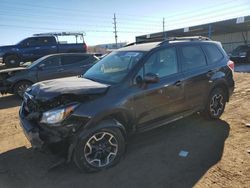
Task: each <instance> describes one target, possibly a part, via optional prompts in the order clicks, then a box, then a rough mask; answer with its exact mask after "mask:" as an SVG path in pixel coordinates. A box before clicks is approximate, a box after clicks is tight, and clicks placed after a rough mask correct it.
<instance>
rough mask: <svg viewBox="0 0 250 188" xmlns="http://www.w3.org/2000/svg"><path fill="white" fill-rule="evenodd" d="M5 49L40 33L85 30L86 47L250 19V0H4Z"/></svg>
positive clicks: (1, 31)
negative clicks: (157, 33)
mask: <svg viewBox="0 0 250 188" xmlns="http://www.w3.org/2000/svg"><path fill="white" fill-rule="evenodd" d="M0 7H1V11H0V45H7V44H15V43H17V42H19V41H21V40H22V39H24V38H26V37H29V36H31V35H33V34H35V33H43V32H61V31H84V32H85V33H86V36H85V42H86V43H87V45H97V44H105V43H114V42H115V37H114V24H113V22H114V20H113V17H114V13H115V14H116V20H117V31H118V33H117V35H118V42H133V41H135V37H136V36H139V35H144V34H149V33H154V32H161V31H162V30H163V18H165V30H172V29H178V28H185V27H189V26H194V25H200V24H204V23H210V22H216V21H221V20H226V19H230V18H236V17H241V16H246V15H250V0H187V1H183V0H171V1H169V0H134V1H133V0H126V1H125V0H108V1H104V0H39V1H38V0H22V1H20V0H0Z"/></svg>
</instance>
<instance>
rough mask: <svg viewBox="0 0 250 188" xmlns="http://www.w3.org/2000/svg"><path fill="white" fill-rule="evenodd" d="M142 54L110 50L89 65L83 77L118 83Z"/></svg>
mask: <svg viewBox="0 0 250 188" xmlns="http://www.w3.org/2000/svg"><path fill="white" fill-rule="evenodd" d="M142 56H143V52H135V51H117V52H112V53H111V54H109V55H107V56H106V57H104V58H103V59H101V60H100V61H98V62H97V63H96V64H95V65H94V66H93V67H91V68H90V69H89V70H88V71H87V72H86V73H85V74H84V75H83V77H84V78H88V79H91V80H96V81H100V82H107V83H119V82H120V81H122V79H123V78H125V76H126V75H127V74H128V73H129V71H130V70H131V69H132V68H133V67H134V65H135V64H136V63H137V62H138V61H139V60H140V59H141V58H142Z"/></svg>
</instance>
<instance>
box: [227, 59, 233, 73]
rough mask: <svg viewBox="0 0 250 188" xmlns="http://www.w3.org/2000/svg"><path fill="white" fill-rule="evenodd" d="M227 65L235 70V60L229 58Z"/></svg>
mask: <svg viewBox="0 0 250 188" xmlns="http://www.w3.org/2000/svg"><path fill="white" fill-rule="evenodd" d="M227 66H228V67H229V68H230V69H231V70H232V71H233V72H234V62H233V61H231V60H229V61H228V62H227Z"/></svg>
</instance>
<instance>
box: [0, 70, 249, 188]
mask: <svg viewBox="0 0 250 188" xmlns="http://www.w3.org/2000/svg"><path fill="white" fill-rule="evenodd" d="M235 79H236V84H237V86H236V90H235V93H234V95H233V97H232V99H231V101H230V103H229V104H228V105H227V107H226V111H225V113H224V115H223V117H222V118H221V120H218V121H205V120H204V119H202V118H201V117H199V116H198V115H193V116H191V117H188V118H185V119H183V120H180V121H177V122H175V123H172V124H170V125H168V126H165V127H162V128H158V129H156V130H153V131H150V132H146V133H143V134H140V135H135V136H133V137H132V138H131V139H130V141H129V143H128V149H127V153H126V155H125V157H124V158H123V160H122V161H121V162H120V164H118V165H117V166H116V167H114V168H111V169H108V170H105V171H103V172H100V173H94V174H84V173H83V174H82V173H79V171H78V170H77V168H76V167H75V166H74V165H73V164H67V165H66V164H65V165H62V166H60V167H57V168H55V169H53V170H50V171H49V170H48V169H49V166H50V165H51V164H52V161H53V160H54V158H53V156H50V155H46V154H43V153H39V152H36V151H33V150H32V149H31V148H30V145H29V143H28V142H27V140H26V138H25V137H24V135H23V133H22V131H21V129H20V127H19V124H18V108H19V107H18V105H19V104H20V101H19V100H17V99H16V98H15V97H14V96H11V95H9V96H4V97H0V122H1V123H0V187H1V188H5V187H8V188H9V187H19V188H29V187H30V188H34V187H53V188H54V187H61V188H63V187H67V188H68V187H72V188H73V187H91V188H93V187H193V186H195V187H201V188H203V187H250V154H249V153H248V152H247V150H250V128H248V127H246V125H245V124H246V123H250V74H249V73H236V74H235ZM181 150H185V151H188V152H189V154H188V156H187V157H186V158H182V157H179V155H178V154H179V152H180V151H181Z"/></svg>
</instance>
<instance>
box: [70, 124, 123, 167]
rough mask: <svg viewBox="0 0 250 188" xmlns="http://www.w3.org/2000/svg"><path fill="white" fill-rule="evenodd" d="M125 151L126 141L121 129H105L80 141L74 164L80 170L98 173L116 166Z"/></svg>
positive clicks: (76, 149)
mask: <svg viewBox="0 0 250 188" xmlns="http://www.w3.org/2000/svg"><path fill="white" fill-rule="evenodd" d="M124 151H125V139H124V136H123V135H122V132H121V131H120V129H119V128H103V129H99V130H96V131H95V132H93V133H91V134H90V135H89V136H87V137H86V138H80V139H79V141H78V143H77V145H76V148H75V152H74V162H75V164H76V166H77V167H78V168H79V169H80V170H83V171H86V172H97V171H100V170H103V169H107V168H109V167H112V166H114V165H116V164H117V163H118V162H119V161H120V159H121V157H122V155H123V154H124Z"/></svg>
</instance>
